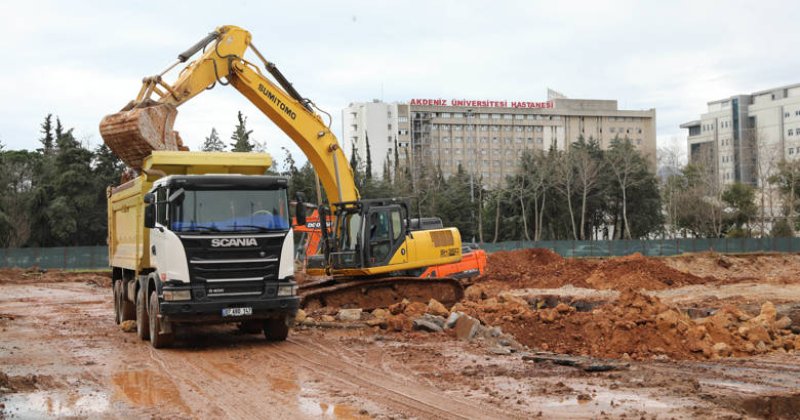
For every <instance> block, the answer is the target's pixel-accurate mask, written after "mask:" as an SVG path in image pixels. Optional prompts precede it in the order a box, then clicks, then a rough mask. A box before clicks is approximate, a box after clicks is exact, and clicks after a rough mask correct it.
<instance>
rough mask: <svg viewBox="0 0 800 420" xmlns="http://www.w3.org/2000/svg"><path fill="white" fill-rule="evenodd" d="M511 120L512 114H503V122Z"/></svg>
mask: <svg viewBox="0 0 800 420" xmlns="http://www.w3.org/2000/svg"><path fill="white" fill-rule="evenodd" d="M513 118H514V115H512V114H503V119H504V120H510V119H513Z"/></svg>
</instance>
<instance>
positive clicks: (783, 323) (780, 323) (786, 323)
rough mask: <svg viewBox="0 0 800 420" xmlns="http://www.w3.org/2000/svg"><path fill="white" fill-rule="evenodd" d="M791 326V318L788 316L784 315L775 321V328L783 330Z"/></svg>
mask: <svg viewBox="0 0 800 420" xmlns="http://www.w3.org/2000/svg"><path fill="white" fill-rule="evenodd" d="M791 326H792V319H791V318H789V317H788V316H785V317H783V318H781V319H779V320H777V321H775V328H777V329H779V330H785V329H788V328H789V327H791Z"/></svg>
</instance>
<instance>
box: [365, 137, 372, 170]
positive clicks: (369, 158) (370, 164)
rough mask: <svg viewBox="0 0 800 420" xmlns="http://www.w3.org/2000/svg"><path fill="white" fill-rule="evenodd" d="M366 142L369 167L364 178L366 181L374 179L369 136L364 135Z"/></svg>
mask: <svg viewBox="0 0 800 420" xmlns="http://www.w3.org/2000/svg"><path fill="white" fill-rule="evenodd" d="M364 137H365V141H366V142H367V167H366V169H365V170H364V176H365V177H366V179H368V180H369V179H372V153H370V150H369V135H367V133H366V132H365V133H364Z"/></svg>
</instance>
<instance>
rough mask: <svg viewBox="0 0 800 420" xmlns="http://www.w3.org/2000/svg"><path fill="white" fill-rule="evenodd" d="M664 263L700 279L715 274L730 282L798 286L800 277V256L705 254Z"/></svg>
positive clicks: (673, 258) (671, 258)
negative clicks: (792, 284)
mask: <svg viewBox="0 0 800 420" xmlns="http://www.w3.org/2000/svg"><path fill="white" fill-rule="evenodd" d="M664 263H666V264H667V265H669V266H670V267H672V268H675V269H676V270H680V271H683V272H687V273H693V274H696V275H699V276H706V275H713V276H714V277H717V278H719V279H720V280H721V281H723V282H726V283H736V282H741V281H747V280H758V281H760V282H769V283H796V282H797V281H798V280H797V279H798V278H800V255H798V254H752V255H723V254H716V253H712V252H704V253H699V254H689V255H680V256H674V257H668V258H664Z"/></svg>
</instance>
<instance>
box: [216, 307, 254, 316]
mask: <svg viewBox="0 0 800 420" xmlns="http://www.w3.org/2000/svg"><path fill="white" fill-rule="evenodd" d="M245 315H253V308H225V309H223V310H222V316H245Z"/></svg>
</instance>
